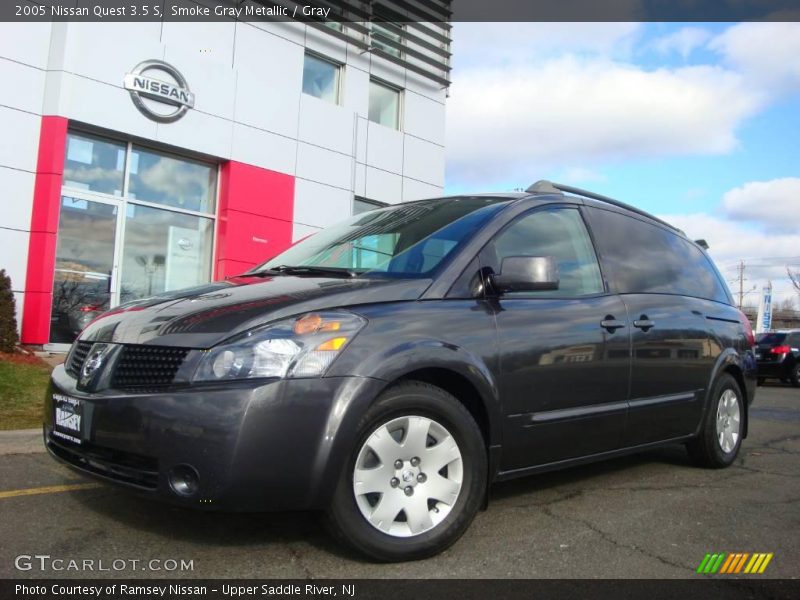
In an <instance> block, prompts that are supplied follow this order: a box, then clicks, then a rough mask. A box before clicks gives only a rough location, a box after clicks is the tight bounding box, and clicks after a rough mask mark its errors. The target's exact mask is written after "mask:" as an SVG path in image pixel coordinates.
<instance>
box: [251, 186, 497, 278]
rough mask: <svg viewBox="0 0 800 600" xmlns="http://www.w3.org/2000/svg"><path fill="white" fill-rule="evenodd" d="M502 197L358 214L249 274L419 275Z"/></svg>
mask: <svg viewBox="0 0 800 600" xmlns="http://www.w3.org/2000/svg"><path fill="white" fill-rule="evenodd" d="M508 201H509V200H508V198H503V197H480V196H479V197H475V196H463V197H461V196H460V197H455V198H445V199H437V200H424V201H421V202H412V203H408V204H399V205H396V206H389V207H386V208H381V209H378V210H372V211H369V212H365V213H361V214H358V215H354V216H353V217H351V218H350V219H348V220H346V221H344V222H342V223H339V224H338V225H333V226H332V227H329V228H327V229H324V230H322V231H320V232H318V233H315V234H314V235H312V236H310V237H307V238H306V239H304V240H302V241H301V242H299V243H297V244H295V245H294V246H292V247H291V248H289V249H288V250H286V251H285V252H282V253H281V254H279V255H277V256H276V257H274V258H272V259H271V260H269V261H267V262H266V263H264V264H262V265H259V266H258V267H256V268H254V269H253V270H252V271H251V272H250V273H251V274H252V273H261V272H265V273H272V272H286V273H288V274H301V273H308V274H311V275H314V274H323V275H335V274H337V272H338V273H339V274H342V275H345V276H357V275H362V274H365V273H369V275H370V276H371V277H372V276H378V277H425V276H428V275H429V274H430V273H431V272H433V271H434V270H435V269H437V268H438V267H439V266H440V265H442V264H444V261H445V259H446V258H447V257H448V256H450V255H451V254H453V252H454V250H456V248H458V247H459V246H460V245H461V244H463V243H465V242H466V241H467V240H468V239H469V238H471V237H472V235H473V234H474V233H475V232H476V231H477V230H478V229H480V228H481V227H482V226H483V225H484V224H485V223H486V222H487V221H488V220H489V219H490V218H491V217H492V216H493V215H494V214H496V213H497V212H498V211H499V210H501V209H502V207H503V206H504V205H505V204H506V203H507V202H508Z"/></svg>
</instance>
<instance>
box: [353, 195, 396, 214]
mask: <svg viewBox="0 0 800 600" xmlns="http://www.w3.org/2000/svg"><path fill="white" fill-rule="evenodd" d="M384 206H388V205H387V204H386V203H385V202H378V201H377V200H369V199H368V198H360V197H358V196H356V197H355V198H353V214H354V215H360V214H361V213H365V212H367V211H370V210H375V209H376V208H383V207H384Z"/></svg>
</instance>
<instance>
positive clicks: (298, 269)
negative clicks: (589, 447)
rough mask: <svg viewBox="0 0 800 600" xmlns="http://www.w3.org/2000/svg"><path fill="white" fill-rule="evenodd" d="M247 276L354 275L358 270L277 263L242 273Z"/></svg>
mask: <svg viewBox="0 0 800 600" xmlns="http://www.w3.org/2000/svg"><path fill="white" fill-rule="evenodd" d="M244 275H247V276H248V277H271V276H273V275H312V276H313V275H324V276H326V277H355V276H356V275H358V271H353V270H351V269H345V268H344V267H317V266H314V265H296V266H292V265H278V266H277V267H272V268H269V269H262V270H261V271H253V272H252V273H244Z"/></svg>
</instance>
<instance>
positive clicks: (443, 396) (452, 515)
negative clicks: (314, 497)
mask: <svg viewBox="0 0 800 600" xmlns="http://www.w3.org/2000/svg"><path fill="white" fill-rule="evenodd" d="M437 449H438V450H437ZM486 478H487V458H486V447H485V443H484V440H483V436H482V435H481V431H480V429H479V427H478V425H477V423H475V420H474V419H473V418H472V415H471V414H470V413H469V411H468V410H467V409H466V408H465V407H464V405H463V404H461V403H460V402H459V401H458V400H456V398H454V397H453V396H452V395H451V394H449V393H447V392H445V391H444V390H442V389H440V388H438V387H435V386H433V385H429V384H427V383H422V382H418V381H404V382H401V383H399V384H397V385H395V386H393V387H391V388H389V389H388V390H386V391H385V392H384V393H383V394H382V395H381V396H380V397H379V398H378V400H376V402H375V403H374V404H373V405H372V406H371V407H370V408H369V410H367V412H366V413H365V414H364V417H363V418H362V420H361V423H360V425H359V434H358V438H357V442H356V444H355V448H354V449H353V452H352V454H351V456H350V457H349V459H348V461H347V463H346V464H345V466H344V468H343V469H342V473H341V475H340V478H339V483H338V485H337V488H336V491H335V493H334V496H333V500H332V502H331V507H330V509H329V510H328V514H327V516H328V524H329V526H330V528H331V530H332V533H333V534H334V535H335V536H336V537H338V538H339V539H341V540H343V541H344V542H346V543H347V544H349V545H350V546H352V547H353V548H355V549H356V550H358V551H359V552H361V553H363V554H366V555H367V556H369V557H371V558H373V559H375V560H378V561H382V562H390V561H406V560H416V559H420V558H426V557H429V556H433V555H434V554H438V553H439V552H442V551H443V550H445V549H446V548H448V547H449V546H451V545H452V544H453V543H455V542H456V540H458V538H459V537H461V535H462V534H463V533H464V532H465V531H466V529H467V527H468V526H469V524H470V523H471V522H472V520H473V518H474V517H475V514H476V513H477V512H478V509H479V508H480V507H481V505H482V502H483V497H484V494H485V493H486Z"/></svg>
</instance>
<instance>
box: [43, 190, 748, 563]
mask: <svg viewBox="0 0 800 600" xmlns="http://www.w3.org/2000/svg"><path fill="white" fill-rule="evenodd" d="M753 344H754V339H753V332H752V329H750V323H749V321H748V320H747V318H746V317H745V316H744V314H743V313H742V312H741V311H739V310H737V309H736V308H735V307H734V306H733V300H732V298H731V294H730V291H729V290H728V289H727V287H726V285H725V283H724V280H723V279H722V277H721V276H720V274H719V272H718V271H717V270H716V268H715V267H714V265H713V263H712V262H711V260H710V259H709V257H708V255H707V254H706V253H705V252H704V250H703V248H702V247H701V246H700V245H699V244H697V243H695V242H692V241H691V240H689V239H688V238H687V237H686V236H685V235H684V234H683V232H681V231H680V230H678V229H676V228H675V227H672V226H671V225H669V224H667V223H665V222H663V221H661V220H659V219H657V218H655V217H653V216H651V215H648V214H647V213H645V212H643V211H641V210H639V209H636V208H634V207H631V206H628V205H626V204H624V203H621V202H618V201H616V200H612V199H610V198H606V197H603V196H599V195H597V194H592V193H591V192H586V191H583V190H578V189H576V188H571V187H568V186H561V185H556V184H552V183H550V182H537V183H536V184H534V185H533V186H531V187H530V188H529V189H528V190H527V192H526V193H518V194H488V195H472V196H470V195H466V196H457V197H451V198H439V199H431V200H421V201H417V202H410V203H406V204H399V205H395V206H389V207H386V208H381V209H379V210H374V211H370V212H366V213H361V214H358V215H355V216H353V217H351V218H350V219H348V220H346V221H344V222H343V223H341V224H339V225H335V226H333V227H330V228H328V229H325V230H323V231H320V232H318V233H316V234H314V235H312V236H311V237H308V238H306V239H305V240H303V241H301V242H299V243H298V244H296V245H295V246H293V247H291V248H289V249H288V250H286V251H285V252H283V253H282V254H280V255H278V256H276V257H275V258H273V259H271V260H269V261H268V262H266V263H264V264H262V265H260V266H258V267H255V268H253V269H252V270H250V271H248V272H246V273H243V274H242V275H240V276H239V277H235V278H231V279H228V280H225V281H220V282H217V283H213V284H209V285H206V286H203V287H202V288H195V289H189V290H183V291H180V292H170V293H168V294H163V295H159V296H154V297H151V298H147V299H144V300H138V301H135V302H132V303H129V304H127V305H122V306H119V307H117V308H116V309H114V310H112V311H110V312H108V313H106V314H104V315H101V316H99V317H98V318H96V319H95V320H94V321H92V322H91V323H90V324H89V325H88V326H87V327H86V328H85V329H84V330H83V331H82V332H81V334H80V336H79V338H78V339H77V341H76V342H75V344H74V345H73V347H72V350H71V351H70V354H69V356H68V358H67V361H66V363H65V365H63V366H59V367H56V369H55V370H54V371H53V375H52V382H51V387H50V389H49V391H48V394H47V397H46V409H45V412H44V414H45V423H44V440H45V443H46V446H47V449H48V450H49V452H50V453H51V454H52V456H54V457H55V458H57V459H59V460H61V461H63V462H65V463H67V464H68V465H71V466H72V467H74V468H75V469H77V470H79V471H81V472H83V473H85V474H87V475H91V476H94V477H98V478H101V479H104V480H107V481H111V482H115V483H117V484H119V485H122V486H125V487H127V488H128V489H130V490H134V491H137V492H139V493H141V494H144V495H147V496H150V497H155V498H159V499H162V500H167V501H169V502H172V503H175V504H179V505H183V506H193V507H197V508H204V509H221V510H256V511H257V510H270V509H271V510H281V509H283V510H286V509H288V510H320V511H324V512H326V513H327V516H328V522H329V523H330V525H331V528H332V529H333V531H334V532H335V533H336V535H337V536H338V537H339V538H341V539H343V540H345V541H346V542H348V543H349V544H351V545H352V546H353V547H355V548H356V549H358V550H360V551H361V552H363V553H365V554H367V555H369V556H371V557H373V558H376V559H378V560H384V561H390V560H409V559H417V558H422V557H426V556H431V555H433V554H436V553H437V552H440V551H442V550H443V549H445V548H447V547H448V546H449V545H451V544H452V543H454V542H455V541H456V540H457V539H458V538H459V537H460V536H461V534H462V533H464V531H465V530H466V529H467V527H468V526H469V524H470V522H471V521H472V519H473V517H474V516H475V514H476V513H477V511H478V510H479V509H480V508H481V507H482V506H485V505H486V502H487V499H488V488H489V486H490V485H491V483H492V482H495V481H502V480H508V479H512V478H515V477H521V476H525V475H531V474H534V473H540V472H543V471H549V470H553V469H559V468H563V467H568V466H571V465H576V464H581V463H585V462H589V461H596V460H601V459H606V458H611V457H615V456H619V455H622V454H626V453H631V452H639V451H642V450H646V449H650V448H653V447H656V446H661V445H664V444H676V443H677V444H685V445H686V447H687V448H688V451H689V454H690V456H691V457H692V459H693V460H694V461H695V462H696V463H697V464H698V465H701V466H704V467H709V468H723V467H727V466H728V465H730V464H731V463H732V462H733V461H734V459H735V458H736V456H737V454H738V452H739V448H740V446H741V444H742V440H743V438H744V437H745V436H746V435H747V423H748V418H747V415H748V408H749V406H750V404H751V403H752V402H753V397H754V393H755V387H756V364H755V358H754V355H753V351H752V347H753Z"/></svg>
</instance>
